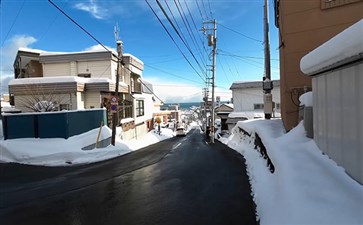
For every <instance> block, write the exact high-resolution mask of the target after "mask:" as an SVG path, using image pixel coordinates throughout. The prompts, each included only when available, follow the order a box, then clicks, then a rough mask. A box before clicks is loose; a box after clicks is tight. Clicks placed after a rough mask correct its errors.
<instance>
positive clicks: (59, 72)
mask: <svg viewBox="0 0 363 225" xmlns="http://www.w3.org/2000/svg"><path fill="white" fill-rule="evenodd" d="M111 64H112V65H111ZM116 67H117V64H116V63H115V62H113V61H112V62H111V61H110V60H100V61H87V62H77V61H70V62H57V63H43V72H44V77H57V76H78V74H91V77H92V78H108V79H114V77H115V74H116Z"/></svg>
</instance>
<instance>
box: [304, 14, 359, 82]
mask: <svg viewBox="0 0 363 225" xmlns="http://www.w3.org/2000/svg"><path fill="white" fill-rule="evenodd" d="M362 36H363V19H361V20H360V21H358V22H357V23H355V24H353V25H352V26H350V27H348V28H347V29H345V30H344V31H343V32H341V33H339V34H337V35H336V36H334V37H333V38H331V39H330V40H328V41H327V42H325V43H324V44H322V45H321V46H319V47H318V48H316V49H314V50H313V51H311V52H310V53H309V54H307V55H305V56H304V57H303V58H302V59H301V61H300V69H301V71H302V72H303V73H305V74H307V75H314V74H317V73H319V72H323V71H326V70H329V69H332V68H334V67H337V66H340V65H343V64H346V63H349V62H352V61H355V60H358V59H362V58H363V38H362Z"/></svg>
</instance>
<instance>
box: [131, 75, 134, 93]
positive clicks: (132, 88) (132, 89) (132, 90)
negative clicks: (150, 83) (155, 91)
mask: <svg viewBox="0 0 363 225" xmlns="http://www.w3.org/2000/svg"><path fill="white" fill-rule="evenodd" d="M130 86H131V92H135V81H134V79H133V78H131V85H130Z"/></svg>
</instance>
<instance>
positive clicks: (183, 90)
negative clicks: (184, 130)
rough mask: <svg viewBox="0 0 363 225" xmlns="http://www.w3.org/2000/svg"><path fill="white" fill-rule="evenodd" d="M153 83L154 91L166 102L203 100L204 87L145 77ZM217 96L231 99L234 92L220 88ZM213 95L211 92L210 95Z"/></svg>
mask: <svg viewBox="0 0 363 225" xmlns="http://www.w3.org/2000/svg"><path fill="white" fill-rule="evenodd" d="M145 80H146V81H148V82H150V83H151V84H152V85H153V88H154V93H155V94H156V95H157V96H158V97H159V98H160V99H161V100H163V101H164V102H166V103H184V102H201V101H202V98H203V97H202V87H200V86H198V85H193V84H187V83H181V82H178V81H175V82H172V81H170V82H169V81H168V82H165V81H163V80H161V79H160V78H157V77H150V78H149V77H148V78H147V79H145ZM215 96H220V97H221V101H230V100H231V98H232V92H231V91H229V90H224V89H220V88H216V89H215ZM209 97H211V94H210V96H209Z"/></svg>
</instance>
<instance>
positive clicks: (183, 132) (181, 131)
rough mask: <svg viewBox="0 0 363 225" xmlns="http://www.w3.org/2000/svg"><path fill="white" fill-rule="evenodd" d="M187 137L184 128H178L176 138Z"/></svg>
mask: <svg viewBox="0 0 363 225" xmlns="http://www.w3.org/2000/svg"><path fill="white" fill-rule="evenodd" d="M185 135H187V133H186V131H185V129H184V127H178V128H176V136H185Z"/></svg>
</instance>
